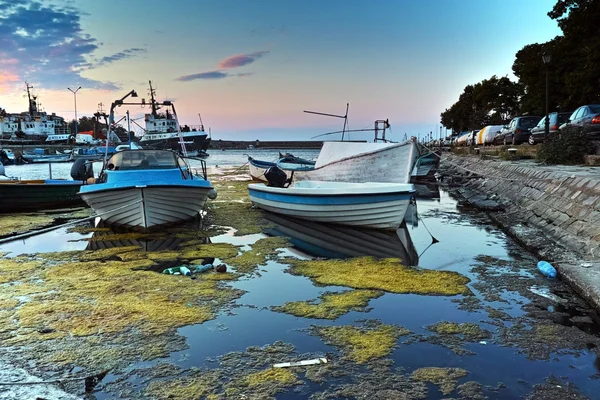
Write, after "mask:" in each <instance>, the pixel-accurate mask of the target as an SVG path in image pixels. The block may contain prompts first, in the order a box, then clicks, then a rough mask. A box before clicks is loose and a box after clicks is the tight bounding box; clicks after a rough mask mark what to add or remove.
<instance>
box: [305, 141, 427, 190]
mask: <svg viewBox="0 0 600 400" xmlns="http://www.w3.org/2000/svg"><path fill="white" fill-rule="evenodd" d="M418 156H419V151H418V149H417V146H416V144H415V143H414V142H412V141H409V142H404V143H394V144H389V143H353V142H325V143H324V144H323V149H321V153H320V154H319V158H318V159H317V164H316V166H315V167H316V168H315V169H314V170H310V171H295V172H294V178H293V179H294V181H303V180H315V181H332V182H356V183H360V182H386V183H409V182H410V176H411V172H412V168H413V165H414V162H415V160H416V158H417V157H418Z"/></svg>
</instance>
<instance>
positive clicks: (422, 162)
mask: <svg viewBox="0 0 600 400" xmlns="http://www.w3.org/2000/svg"><path fill="white" fill-rule="evenodd" d="M440 160H441V156H440V155H439V154H438V153H436V152H429V153H426V154H424V155H422V156H419V157H417V159H416V160H415V164H414V167H413V170H412V172H411V178H412V179H416V180H419V179H434V174H435V173H436V171H437V170H438V168H439V166H440Z"/></svg>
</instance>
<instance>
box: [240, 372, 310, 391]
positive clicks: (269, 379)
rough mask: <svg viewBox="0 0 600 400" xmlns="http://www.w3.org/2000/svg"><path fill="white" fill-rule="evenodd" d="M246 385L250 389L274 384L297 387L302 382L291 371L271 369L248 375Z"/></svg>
mask: <svg viewBox="0 0 600 400" xmlns="http://www.w3.org/2000/svg"><path fill="white" fill-rule="evenodd" d="M245 383H246V384H247V385H248V386H249V387H250V388H256V387H261V386H265V385H271V384H273V383H280V384H283V385H285V386H291V385H297V384H300V383H301V381H300V380H299V379H298V377H297V376H296V374H294V373H293V372H292V371H290V370H289V369H284V368H269V369H266V370H264V371H260V372H255V373H252V374H250V375H248V376H247V377H246V378H245Z"/></svg>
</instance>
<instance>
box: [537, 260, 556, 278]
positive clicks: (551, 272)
mask: <svg viewBox="0 0 600 400" xmlns="http://www.w3.org/2000/svg"><path fill="white" fill-rule="evenodd" d="M537 267H538V269H539V270H540V272H541V273H542V274H543V275H544V276H545V277H546V278H556V269H555V268H554V267H553V266H552V264H550V263H549V262H547V261H540V262H539V263H538V264H537Z"/></svg>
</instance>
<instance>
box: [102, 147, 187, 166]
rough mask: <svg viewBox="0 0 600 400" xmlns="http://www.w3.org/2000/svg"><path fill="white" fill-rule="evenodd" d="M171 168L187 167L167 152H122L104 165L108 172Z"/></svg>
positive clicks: (180, 159) (176, 156) (181, 160)
mask: <svg viewBox="0 0 600 400" xmlns="http://www.w3.org/2000/svg"><path fill="white" fill-rule="evenodd" d="M172 168H180V169H187V168H188V166H187V164H186V162H185V161H184V160H183V159H182V158H181V157H179V156H178V155H177V154H175V153H174V152H172V151H169V150H123V151H120V152H117V153H115V154H114V155H113V156H112V157H111V158H110V159H109V160H108V162H107V164H106V169H108V170H109V171H125V170H129V171H130V170H143V169H172Z"/></svg>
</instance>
